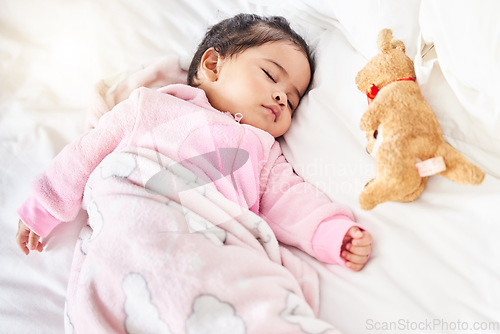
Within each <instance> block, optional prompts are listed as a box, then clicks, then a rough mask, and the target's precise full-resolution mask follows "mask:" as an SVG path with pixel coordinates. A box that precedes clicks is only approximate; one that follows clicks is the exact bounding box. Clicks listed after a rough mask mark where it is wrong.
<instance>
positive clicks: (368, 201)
mask: <svg viewBox="0 0 500 334" xmlns="http://www.w3.org/2000/svg"><path fill="white" fill-rule="evenodd" d="M377 204H379V203H377V202H376V201H374V200H373V198H371V197H370V196H369V195H368V194H367V193H365V192H363V193H361V195H359V205H360V207H361V209H363V210H371V209H373V208H375V207H376V206H377Z"/></svg>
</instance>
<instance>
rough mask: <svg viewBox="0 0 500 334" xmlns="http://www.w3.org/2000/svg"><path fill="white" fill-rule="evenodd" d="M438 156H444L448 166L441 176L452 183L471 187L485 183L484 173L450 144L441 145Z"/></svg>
mask: <svg viewBox="0 0 500 334" xmlns="http://www.w3.org/2000/svg"><path fill="white" fill-rule="evenodd" d="M436 154H437V155H439V156H442V157H443V158H444V162H445V164H446V170H444V171H443V172H441V173H440V174H441V175H443V176H445V177H447V178H448V179H450V180H451V181H453V182H456V183H461V184H470V185H473V184H480V183H481V182H483V179H484V176H485V174H484V172H483V171H482V170H481V169H480V168H478V167H477V166H475V165H474V164H472V163H471V162H470V161H469V160H467V158H465V157H464V156H463V155H462V154H461V153H460V152H458V151H457V150H455V149H454V148H453V147H452V146H451V145H449V144H448V143H445V142H444V143H443V144H441V145H440V146H439V148H438V150H437V152H436Z"/></svg>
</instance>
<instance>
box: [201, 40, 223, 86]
mask: <svg viewBox="0 0 500 334" xmlns="http://www.w3.org/2000/svg"><path fill="white" fill-rule="evenodd" d="M220 60H221V57H220V56H219V53H218V52H217V51H215V49H214V48H210V49H207V51H205V53H204V54H203V56H202V57H201V64H200V69H199V77H200V78H201V79H202V80H203V79H206V80H208V81H211V82H214V81H217V79H218V77H219V65H220Z"/></svg>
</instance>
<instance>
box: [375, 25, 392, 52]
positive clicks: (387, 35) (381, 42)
mask: <svg viewBox="0 0 500 334" xmlns="http://www.w3.org/2000/svg"><path fill="white" fill-rule="evenodd" d="M391 40H392V30H391V29H382V30H380V32H379V33H378V38H377V45H378V49H379V51H380V52H382V53H386V52H388V51H389V50H390V49H391Z"/></svg>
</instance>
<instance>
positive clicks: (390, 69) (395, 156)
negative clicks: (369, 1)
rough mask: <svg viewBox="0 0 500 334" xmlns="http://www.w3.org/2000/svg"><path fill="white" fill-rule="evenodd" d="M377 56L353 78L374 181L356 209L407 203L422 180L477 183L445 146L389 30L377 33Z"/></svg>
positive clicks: (474, 173) (472, 169)
mask: <svg viewBox="0 0 500 334" xmlns="http://www.w3.org/2000/svg"><path fill="white" fill-rule="evenodd" d="M377 45H378V50H379V53H378V54H377V55H376V56H374V57H373V58H372V59H371V60H370V61H369V62H368V63H367V64H366V66H365V67H364V68H363V69H361V70H360V71H359V72H358V74H357V76H356V85H357V87H358V89H359V90H360V91H361V92H363V93H365V94H366V96H367V98H368V108H367V109H366V110H365V112H364V113H363V115H362V117H361V122H360V128H361V130H363V131H365V132H366V136H367V139H368V144H367V151H368V152H369V153H370V154H371V155H372V156H374V158H375V164H376V176H375V178H374V179H372V180H371V181H369V182H368V183H367V184H366V185H365V187H364V189H363V191H362V192H361V194H360V196H359V203H360V206H361V208H362V209H364V210H371V209H373V208H374V207H376V206H377V205H378V204H380V203H383V202H386V201H393V202H411V201H414V200H415V199H417V198H418V197H419V196H420V195H421V194H422V193H423V191H424V189H425V186H426V183H427V178H428V177H429V176H430V175H433V174H440V175H442V176H445V177H447V178H448V179H450V180H451V181H454V182H457V183H460V184H469V185H476V184H480V183H481V182H482V181H483V179H484V177H485V174H484V172H483V171H482V170H481V169H480V168H478V167H477V166H475V165H474V164H472V163H471V162H470V161H469V160H467V158H465V157H464V156H463V155H462V154H461V153H460V152H458V151H457V150H456V149H454V148H453V147H452V146H450V145H449V144H448V143H446V142H445V140H444V138H443V133H442V131H441V127H440V125H439V122H438V120H437V117H436V115H435V114H434V112H433V110H432V109H431V107H430V106H429V104H428V103H427V102H426V100H425V98H424V96H423V95H422V93H421V91H420V88H419V86H418V84H417V82H416V81H415V80H416V75H415V70H414V65H413V61H412V60H411V59H410V58H409V57H408V56H407V55H406V53H405V45H404V43H403V42H402V41H399V40H393V35H392V31H391V30H390V29H383V30H381V31H380V32H379V34H378V39H377Z"/></svg>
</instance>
